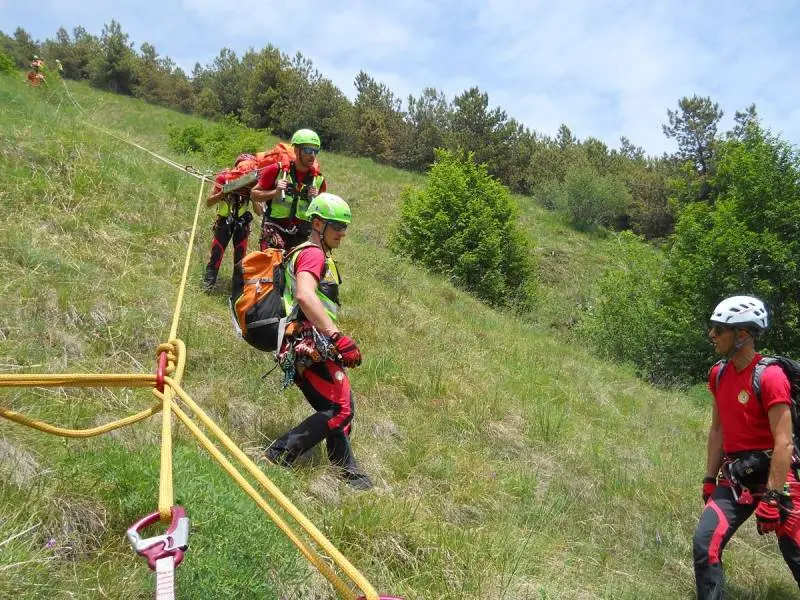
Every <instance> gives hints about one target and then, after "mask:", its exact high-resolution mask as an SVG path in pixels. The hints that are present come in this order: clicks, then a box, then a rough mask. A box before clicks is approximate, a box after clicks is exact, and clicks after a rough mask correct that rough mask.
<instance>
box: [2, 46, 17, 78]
mask: <svg viewBox="0 0 800 600" xmlns="http://www.w3.org/2000/svg"><path fill="white" fill-rule="evenodd" d="M16 71H17V66H16V65H15V64H14V60H13V59H12V58H11V57H10V56H9V55H8V54H6V53H5V52H0V74H4V75H12V74H14V73H16Z"/></svg>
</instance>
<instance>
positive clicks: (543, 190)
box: [533, 179, 567, 210]
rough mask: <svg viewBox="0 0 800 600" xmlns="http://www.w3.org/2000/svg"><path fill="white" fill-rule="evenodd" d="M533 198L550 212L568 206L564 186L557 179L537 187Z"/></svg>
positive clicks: (544, 182)
mask: <svg viewBox="0 0 800 600" xmlns="http://www.w3.org/2000/svg"><path fill="white" fill-rule="evenodd" d="M533 197H534V198H535V199H536V202H537V203H538V204H539V205H540V206H542V207H544V208H546V209H548V210H557V209H560V208H563V207H564V206H566V204H567V200H566V197H565V192H564V186H563V185H561V183H559V182H558V181H557V180H555V179H549V180H547V181H543V182H542V183H540V184H539V185H537V186H536V188H535V189H534V190H533Z"/></svg>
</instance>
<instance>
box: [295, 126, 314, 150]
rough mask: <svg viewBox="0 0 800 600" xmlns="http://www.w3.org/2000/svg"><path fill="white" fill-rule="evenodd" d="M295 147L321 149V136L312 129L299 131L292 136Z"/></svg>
mask: <svg viewBox="0 0 800 600" xmlns="http://www.w3.org/2000/svg"><path fill="white" fill-rule="evenodd" d="M292 145H293V146H314V147H315V148H319V147H320V143H319V136H318V135H317V134H316V133H314V132H313V131H311V130H310V129H298V130H297V131H295V132H294V135H293V136H292Z"/></svg>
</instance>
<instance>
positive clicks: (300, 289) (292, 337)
mask: <svg viewBox="0 0 800 600" xmlns="http://www.w3.org/2000/svg"><path fill="white" fill-rule="evenodd" d="M307 215H308V218H309V219H310V221H309V224H310V227H311V236H310V238H309V240H308V242H307V243H305V244H301V245H299V246H298V247H297V248H295V250H294V251H293V252H291V253H290V254H289V256H288V258H287V261H286V262H287V264H286V271H285V273H286V286H285V292H284V304H285V305H286V314H287V319H288V320H289V321H290V326H289V327H287V333H286V337H285V338H284V340H283V343H282V344H281V345H280V348H279V349H278V350H279V352H278V362H279V364H280V365H281V367H282V368H283V371H284V374H285V379H284V381H285V382H288V383H291V382H293V383H295V384H296V385H297V387H299V388H300V390H301V391H302V392H303V395H304V396H305V398H306V400H308V403H309V404H311V406H312V407H313V408H314V410H315V411H316V412H315V413H314V414H313V415H311V416H310V417H308V418H307V419H306V420H304V421H303V422H302V423H300V424H299V425H298V426H297V427H295V428H294V429H292V430H291V431H289V432H287V433H286V434H285V435H283V436H282V437H281V438H279V439H278V440H276V441H275V442H273V443H272V444H271V445H270V446H269V447H268V448H267V449H266V458H267V460H269V461H270V462H272V463H275V464H278V465H282V466H290V465H292V464H293V463H294V461H295V460H296V459H297V457H298V456H300V455H301V454H303V453H304V452H306V451H308V450H310V449H311V448H313V447H314V446H316V445H317V444H318V443H319V442H321V441H322V440H323V439H324V440H325V441H326V446H327V452H328V458H329V460H330V461H331V463H332V464H333V465H334V466H336V467H339V469H340V471H339V474H340V475H341V477H342V478H343V479H344V480H345V481H346V482H347V483H348V484H349V485H351V486H352V487H354V488H356V489H359V490H367V489H370V488H371V487H372V481H370V478H369V477H368V476H367V475H366V474H364V473H363V472H361V471H360V470H359V468H358V465H357V464H356V460H355V457H354V456H353V451H352V449H351V448H350V424H351V421H352V420H353V415H354V413H355V406H354V400H353V392H352V390H351V388H350V380H349V378H348V377H347V371H346V370H345V368H346V367H356V366H358V365H360V364H361V351H360V350H359V348H358V345H357V344H356V343H355V341H353V340H352V339H351V338H349V337H348V336H346V335H344V334H343V333H342V332H341V331H340V330H339V327H338V325H337V311H338V307H339V284H340V283H341V279H340V278H339V273H338V270H337V268H336V263H335V262H334V261H333V258H332V257H331V251H332V250H333V249H334V248H338V247H339V245H340V244H341V243H342V240H343V239H344V237H345V235H346V234H347V226H348V225H349V224H350V222H351V216H350V207H349V206H348V205H347V203H346V202H345V201H344V200H342V198H340V197H339V196H336V195H334V194H328V193H321V194H319V195H318V196H317V197H316V198H314V200H313V201H312V202H311V203H310V204H309V207H308V211H307Z"/></svg>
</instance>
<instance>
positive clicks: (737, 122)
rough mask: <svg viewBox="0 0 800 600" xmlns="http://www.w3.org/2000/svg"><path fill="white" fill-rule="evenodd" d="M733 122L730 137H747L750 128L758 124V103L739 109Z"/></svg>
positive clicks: (740, 138)
mask: <svg viewBox="0 0 800 600" xmlns="http://www.w3.org/2000/svg"><path fill="white" fill-rule="evenodd" d="M733 122H734V126H733V130H732V131H729V132H728V137H729V138H731V137H733V138H736V139H739V140H743V139H745V137H746V136H747V135H748V130H749V129H750V128H751V127H753V126H754V125H757V124H758V113H757V112H756V105H755V104H751V105H750V106H748V107H747V108H745V109H744V110H743V111H739V110H737V111H736V113H735V114H734V117H733Z"/></svg>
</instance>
